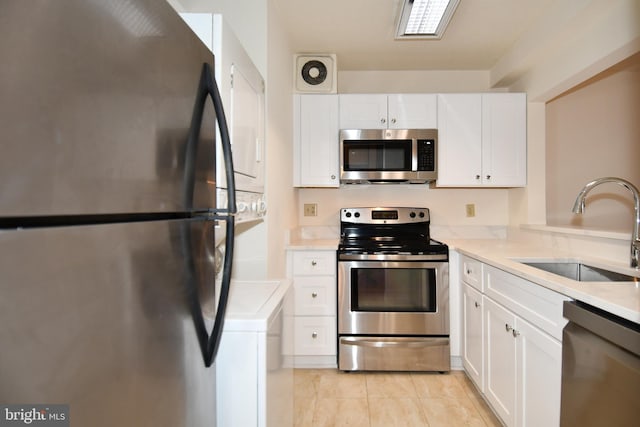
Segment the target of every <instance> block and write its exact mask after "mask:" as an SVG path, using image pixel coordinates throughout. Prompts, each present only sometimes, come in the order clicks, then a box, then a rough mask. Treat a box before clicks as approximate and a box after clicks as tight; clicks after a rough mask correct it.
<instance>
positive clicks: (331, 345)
mask: <svg viewBox="0 0 640 427" xmlns="http://www.w3.org/2000/svg"><path fill="white" fill-rule="evenodd" d="M336 336H337V335H336V318H335V316H309V317H301V316H296V317H295V318H294V353H295V355H296V356H307V355H308V356H324V355H329V356H332V355H335V354H336Z"/></svg>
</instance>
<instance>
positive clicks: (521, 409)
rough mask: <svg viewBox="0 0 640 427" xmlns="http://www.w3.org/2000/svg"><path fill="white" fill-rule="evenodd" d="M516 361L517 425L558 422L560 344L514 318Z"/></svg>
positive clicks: (547, 424) (532, 426)
mask: <svg viewBox="0 0 640 427" xmlns="http://www.w3.org/2000/svg"><path fill="white" fill-rule="evenodd" d="M516 331H518V332H519V333H520V335H519V336H518V337H517V339H516V342H517V344H516V361H518V362H519V364H520V365H519V367H518V370H517V372H516V373H517V377H516V384H518V390H517V391H516V395H517V396H518V402H517V408H518V412H517V423H516V425H518V426H523V427H536V426H558V425H560V383H561V379H562V344H561V343H560V342H559V341H557V340H555V339H553V338H551V337H550V336H549V335H547V334H545V333H544V332H542V331H540V329H538V328H536V327H535V326H533V325H531V324H530V323H528V322H527V321H525V320H522V319H516Z"/></svg>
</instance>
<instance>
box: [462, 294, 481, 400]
mask: <svg viewBox="0 0 640 427" xmlns="http://www.w3.org/2000/svg"><path fill="white" fill-rule="evenodd" d="M462 316H463V330H462V364H463V365H464V369H465V371H467V374H469V377H470V378H471V379H472V380H473V382H475V383H476V385H477V386H478V388H479V389H480V390H481V391H482V392H484V366H483V364H484V361H483V354H484V330H483V329H484V328H483V319H482V294H481V293H480V292H478V291H476V290H475V289H473V288H472V287H471V286H469V285H468V284H466V283H463V290H462Z"/></svg>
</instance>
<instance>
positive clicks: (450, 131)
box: [437, 93, 527, 187]
mask: <svg viewBox="0 0 640 427" xmlns="http://www.w3.org/2000/svg"><path fill="white" fill-rule="evenodd" d="M526 121H527V119H526V95H525V94H523V93H484V94H479V93H478V94H440V95H438V126H437V127H438V180H437V185H438V186H440V187H477V186H483V187H522V186H525V185H526V181H527V158H526V154H527V125H526Z"/></svg>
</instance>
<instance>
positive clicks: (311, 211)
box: [304, 203, 318, 216]
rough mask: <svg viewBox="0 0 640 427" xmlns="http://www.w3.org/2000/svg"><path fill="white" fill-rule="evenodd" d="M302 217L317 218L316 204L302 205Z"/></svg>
mask: <svg viewBox="0 0 640 427" xmlns="http://www.w3.org/2000/svg"><path fill="white" fill-rule="evenodd" d="M304 216H318V204H317V203H305V204H304Z"/></svg>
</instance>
